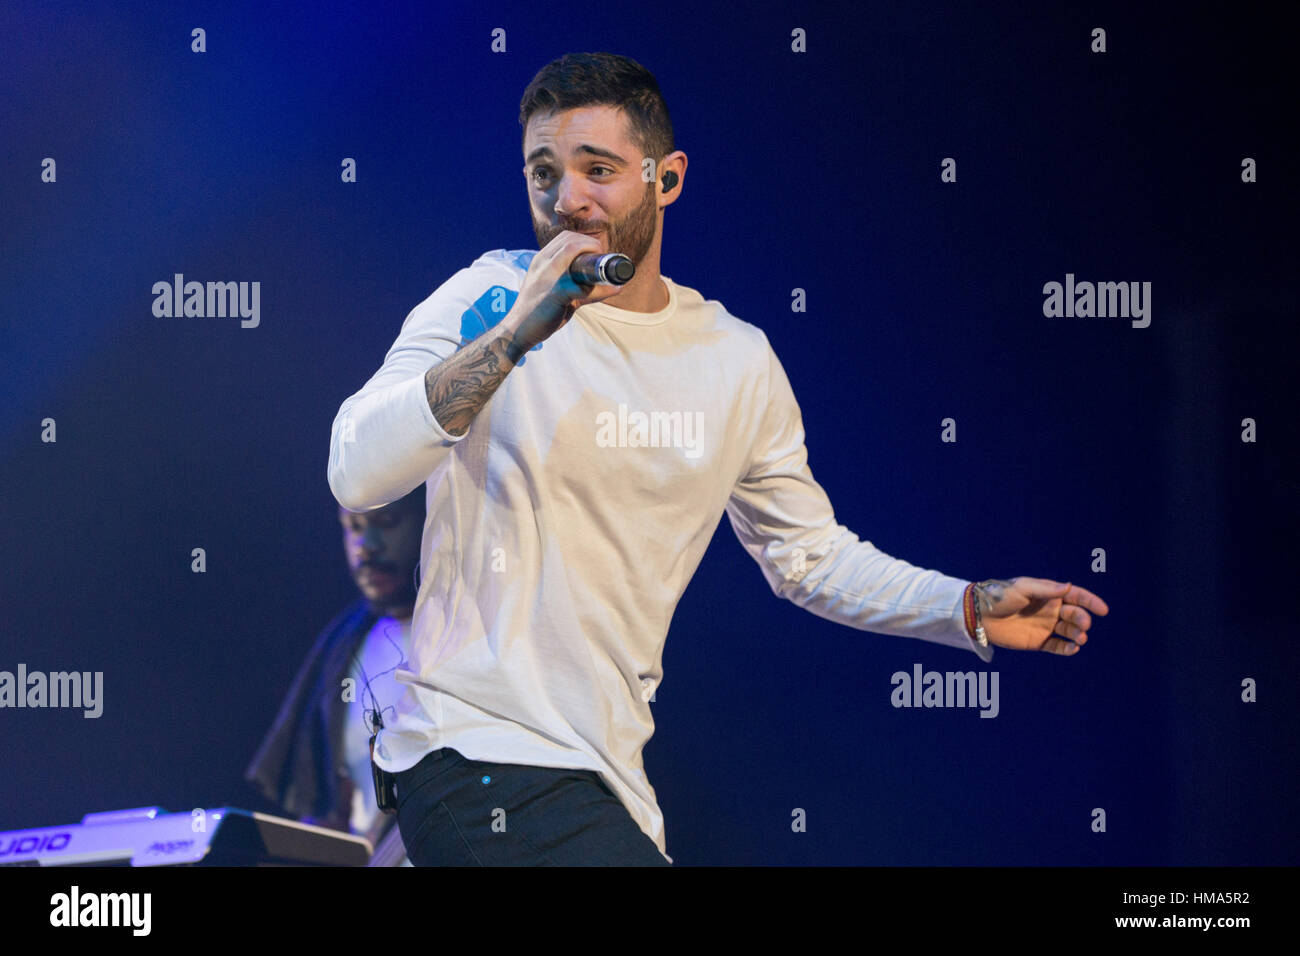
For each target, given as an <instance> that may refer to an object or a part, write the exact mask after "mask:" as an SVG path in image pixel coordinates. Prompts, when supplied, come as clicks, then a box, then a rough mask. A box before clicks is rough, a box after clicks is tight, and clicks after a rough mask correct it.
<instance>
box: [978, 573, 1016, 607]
mask: <svg viewBox="0 0 1300 956" xmlns="http://www.w3.org/2000/svg"><path fill="white" fill-rule="evenodd" d="M1010 586H1011V582H1010V581H1001V580H998V579H996V578H990V579H989V580H987V581H981V582H980V583H979V584H977V585H975V600H976V601H977V602H978V605H979V611H980V614H987V613H988V612H989V611H991V610H992V609H993V606H994V605H996V604H998V603H1000V602H1001V601H1002V592H1003V590H1004V589H1005V588H1009V587H1010Z"/></svg>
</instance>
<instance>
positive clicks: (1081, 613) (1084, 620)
mask: <svg viewBox="0 0 1300 956" xmlns="http://www.w3.org/2000/svg"><path fill="white" fill-rule="evenodd" d="M1060 616H1061V620H1062V621H1068V622H1069V623H1071V624H1073V625H1075V626H1076V627H1077V628H1078V629H1079V630H1081V631H1086V630H1087V629H1088V628H1090V627H1092V616H1091V615H1090V614H1089V613H1088V612H1087V611H1085V610H1084V609H1083V608H1081V607H1076V606H1075V605H1073V604H1062V605H1061V615H1060ZM1067 636H1068V637H1073V636H1074V635H1072V634H1071V635H1067Z"/></svg>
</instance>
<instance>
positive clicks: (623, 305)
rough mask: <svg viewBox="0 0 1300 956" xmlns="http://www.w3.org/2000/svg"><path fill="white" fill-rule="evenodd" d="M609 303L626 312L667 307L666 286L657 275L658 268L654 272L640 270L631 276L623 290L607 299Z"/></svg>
mask: <svg viewBox="0 0 1300 956" xmlns="http://www.w3.org/2000/svg"><path fill="white" fill-rule="evenodd" d="M608 302H609V304H610V305H611V306H613V307H614V308H616V309H624V310H626V311H628V312H645V313H647V314H648V313H651V312H662V311H663V310H664V309H666V308H668V302H669V296H668V286H667V284H666V283H665V282H664V281H663V278H662V277H661V276H660V275H659V270H658V269H656V270H654V274H653V275H651V274H650V273H645V274H644V275H643V274H642V273H640V272H638V273H637V275H636V276H634V277H633V279H632V281H631V282H629V283H628V284H627V285H625V286H624V287H623V291H622V292H620V293H619V294H618V295H616V296H613V297H611V298H610V299H609V300H608Z"/></svg>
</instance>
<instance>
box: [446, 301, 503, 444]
mask: <svg viewBox="0 0 1300 956" xmlns="http://www.w3.org/2000/svg"><path fill="white" fill-rule="evenodd" d="M504 324H505V323H502V325H504ZM512 336H513V333H512V332H511V331H510V330H509V329H508V328H502V327H501V326H497V327H496V328H494V329H491V330H490V331H489V332H487V333H486V334H484V335H481V336H479V337H478V338H477V339H475V340H474V341H473V342H471V343H469V345H466V346H465V347H464V348H462V349H461V350H460V351H459V352H457V353H456V354H455V355H453V356H452V357H451V358H449V359H447V360H446V361H444V362H441V363H439V364H438V365H435V366H434V367H433V368H431V369H429V371H427V372H425V373H424V396H425V398H427V399H428V401H429V408H430V410H431V411H432V412H433V417H434V418H436V419H437V420H438V424H439V425H441V426H442V427H443V429H444V430H445V431H446V432H447V434H449V435H455V436H457V437H460V436H461V435H463V434H465V432H467V431H468V430H469V426H470V422H472V421H473V420H474V416H476V415H477V414H478V413H479V412H480V411H482V409H483V406H484V405H486V404H487V400H488V399H489V398H491V397H492V394H493V393H494V392H495V391H496V390H497V387H498V386H499V385H500V384H501V383H502V382H503V381H505V377H506V376H507V375H508V374H509V373H510V370H511V369H512V368H514V367H515V365H514V362H512V361H510V358H509V356H508V355H507V352H506V350H507V348H508V346H509V345H510V343H511V342H512V341H513V338H512ZM519 347H522V346H519Z"/></svg>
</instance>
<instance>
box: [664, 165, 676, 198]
mask: <svg viewBox="0 0 1300 956" xmlns="http://www.w3.org/2000/svg"><path fill="white" fill-rule="evenodd" d="M676 185H677V174H676V173H675V172H673V171H672V170H671V169H670V170H668V172H666V173H664V192H668V190H670V189H672V188H673V187H674V186H676Z"/></svg>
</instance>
